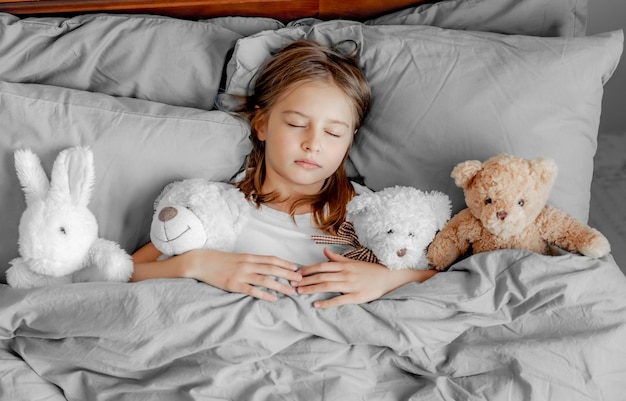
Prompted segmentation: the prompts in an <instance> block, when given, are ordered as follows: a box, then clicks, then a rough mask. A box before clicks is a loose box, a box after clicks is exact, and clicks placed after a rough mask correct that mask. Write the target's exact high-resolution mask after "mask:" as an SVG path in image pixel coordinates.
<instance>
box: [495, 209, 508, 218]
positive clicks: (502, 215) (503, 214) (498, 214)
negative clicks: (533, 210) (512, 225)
mask: <svg viewBox="0 0 626 401" xmlns="http://www.w3.org/2000/svg"><path fill="white" fill-rule="evenodd" d="M506 216H508V213H507V212H505V211H499V212H498V213H496V217H497V218H499V219H500V220H504V219H506Z"/></svg>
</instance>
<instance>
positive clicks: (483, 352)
mask: <svg viewBox="0 0 626 401" xmlns="http://www.w3.org/2000/svg"><path fill="white" fill-rule="evenodd" d="M324 296H325V297H328V296H330V295H329V294H325V295H324ZM317 298H320V296H315V297H314V296H297V295H296V296H293V297H286V296H281V297H279V299H278V301H276V302H274V303H269V302H264V301H259V300H255V299H252V298H250V297H247V296H244V295H240V294H231V293H227V292H224V291H221V290H218V289H215V288H212V287H211V286H208V285H205V284H201V283H198V282H195V281H193V280H184V279H177V280H151V281H146V282H142V283H134V284H112V283H83V284H70V285H66V286H62V287H57V288H42V289H34V290H18V289H13V288H9V287H7V286H2V287H0V399H1V400H65V399H67V400H168V401H169V400H177V401H178V400H307V401H308V400H322V399H323V400H342V401H343V400H455V401H456V400H557V401H562V400H567V401H572V400H623V399H624V397H626V395H625V394H626V278H625V277H624V275H623V274H622V273H621V271H620V270H619V268H618V266H617V265H616V264H615V262H614V261H613V259H612V258H611V257H610V256H609V257H606V258H603V259H599V260H595V259H589V258H586V257H582V256H576V255H570V254H567V255H563V256H557V257H549V256H541V255H537V254H533V253H529V252H525V251H516V250H506V251H496V252H489V253H484V254H479V255H474V256H472V257H470V258H467V259H465V260H463V261H461V262H459V263H457V264H456V265H455V266H454V267H453V268H452V269H451V270H450V271H448V272H445V273H441V274H438V275H436V276H435V277H434V278H432V279H430V280H428V281H427V282H425V283H423V284H410V285H406V286H404V287H402V288H400V289H398V290H396V291H394V292H392V293H390V294H388V295H387V296H385V297H384V298H383V299H380V300H377V301H373V302H370V303H368V304H363V305H348V306H342V307H338V308H334V309H328V310H316V309H314V308H312V307H311V304H312V302H313V300H314V299H317Z"/></svg>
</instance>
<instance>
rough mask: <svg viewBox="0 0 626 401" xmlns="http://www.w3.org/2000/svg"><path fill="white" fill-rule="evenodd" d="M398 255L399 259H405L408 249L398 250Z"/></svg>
mask: <svg viewBox="0 0 626 401" xmlns="http://www.w3.org/2000/svg"><path fill="white" fill-rule="evenodd" d="M396 255H398V256H399V257H403V256H404V255H406V248H402V249H400V250H398V252H396Z"/></svg>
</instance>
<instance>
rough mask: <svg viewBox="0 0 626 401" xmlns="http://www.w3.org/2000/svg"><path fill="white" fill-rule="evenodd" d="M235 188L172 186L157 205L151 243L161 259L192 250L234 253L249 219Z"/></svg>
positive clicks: (193, 183)
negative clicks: (238, 239) (238, 237)
mask: <svg viewBox="0 0 626 401" xmlns="http://www.w3.org/2000/svg"><path fill="white" fill-rule="evenodd" d="M247 203H248V201H247V200H246V199H245V197H244V195H243V193H242V192H241V191H239V189H238V188H236V187H234V186H233V185H231V184H228V183H223V182H216V181H210V180H205V179H202V178H190V179H186V180H182V181H175V182H172V183H170V184H168V185H166V186H165V188H163V190H162V191H161V194H160V195H159V196H158V197H157V198H156V200H155V201H154V215H153V218H152V225H151V227H150V240H151V241H152V243H153V244H154V246H155V247H156V248H157V249H158V250H159V251H160V252H161V253H162V254H163V255H162V256H161V259H163V258H166V257H170V256H173V255H179V254H181V253H184V252H187V251H189V250H192V249H214V250H220V251H232V250H233V249H234V246H235V241H236V239H237V236H238V234H239V233H240V232H241V230H242V229H243V227H244V225H245V223H246V221H247V218H248V216H249V209H250V206H249V205H248V204H247Z"/></svg>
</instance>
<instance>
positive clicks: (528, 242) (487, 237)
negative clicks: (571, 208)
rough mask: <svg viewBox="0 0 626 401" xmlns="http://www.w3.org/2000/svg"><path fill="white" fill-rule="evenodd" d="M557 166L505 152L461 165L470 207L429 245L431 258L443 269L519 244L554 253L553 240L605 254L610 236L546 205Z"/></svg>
mask: <svg viewBox="0 0 626 401" xmlns="http://www.w3.org/2000/svg"><path fill="white" fill-rule="evenodd" d="M556 172H557V167H556V164H555V163H554V162H553V161H551V160H546V159H535V160H526V159H522V158H519V157H515V156H511V155H508V154H502V155H498V156H495V157H492V158H491V159H489V160H487V161H485V162H484V163H481V162H480V161H478V160H469V161H466V162H463V163H460V164H458V165H457V166H456V167H455V168H454V169H453V171H452V174H451V176H452V178H454V181H455V183H456V185H457V186H459V187H461V188H462V189H463V191H464V194H465V203H466V204H467V208H466V209H463V210H461V211H460V212H459V213H458V214H456V215H455V216H454V217H453V218H452V219H450V221H449V222H448V223H447V224H446V226H445V227H444V228H443V229H442V230H441V231H440V232H439V233H438V234H437V236H436V237H435V239H434V240H433V242H432V243H431V244H430V246H429V248H428V260H429V263H430V264H431V265H432V266H433V267H435V268H436V269H437V270H444V269H446V268H448V267H449V266H450V265H451V264H452V263H454V262H455V261H456V260H457V259H458V258H459V257H460V256H462V255H464V254H465V253H466V252H467V251H468V249H469V248H470V246H471V252H472V253H479V252H486V251H491V250H495V249H507V248H518V249H527V250H530V251H533V252H537V253H541V254H551V248H550V245H556V246H557V247H559V248H562V249H564V250H567V251H569V252H578V253H581V254H583V255H587V256H592V257H602V256H604V255H606V254H608V253H609V252H610V245H609V241H608V240H607V239H606V237H604V236H603V235H602V234H601V233H600V232H599V231H597V230H595V229H593V228H591V227H589V226H587V225H585V224H583V223H581V222H580V221H578V220H576V219H575V218H573V217H572V216H570V215H568V214H567V213H565V212H563V211H561V210H559V209H556V208H554V207H552V206H550V205H547V204H546V202H547V200H548V195H549V193H550V190H551V189H552V184H553V183H554V180H555V178H556Z"/></svg>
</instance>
